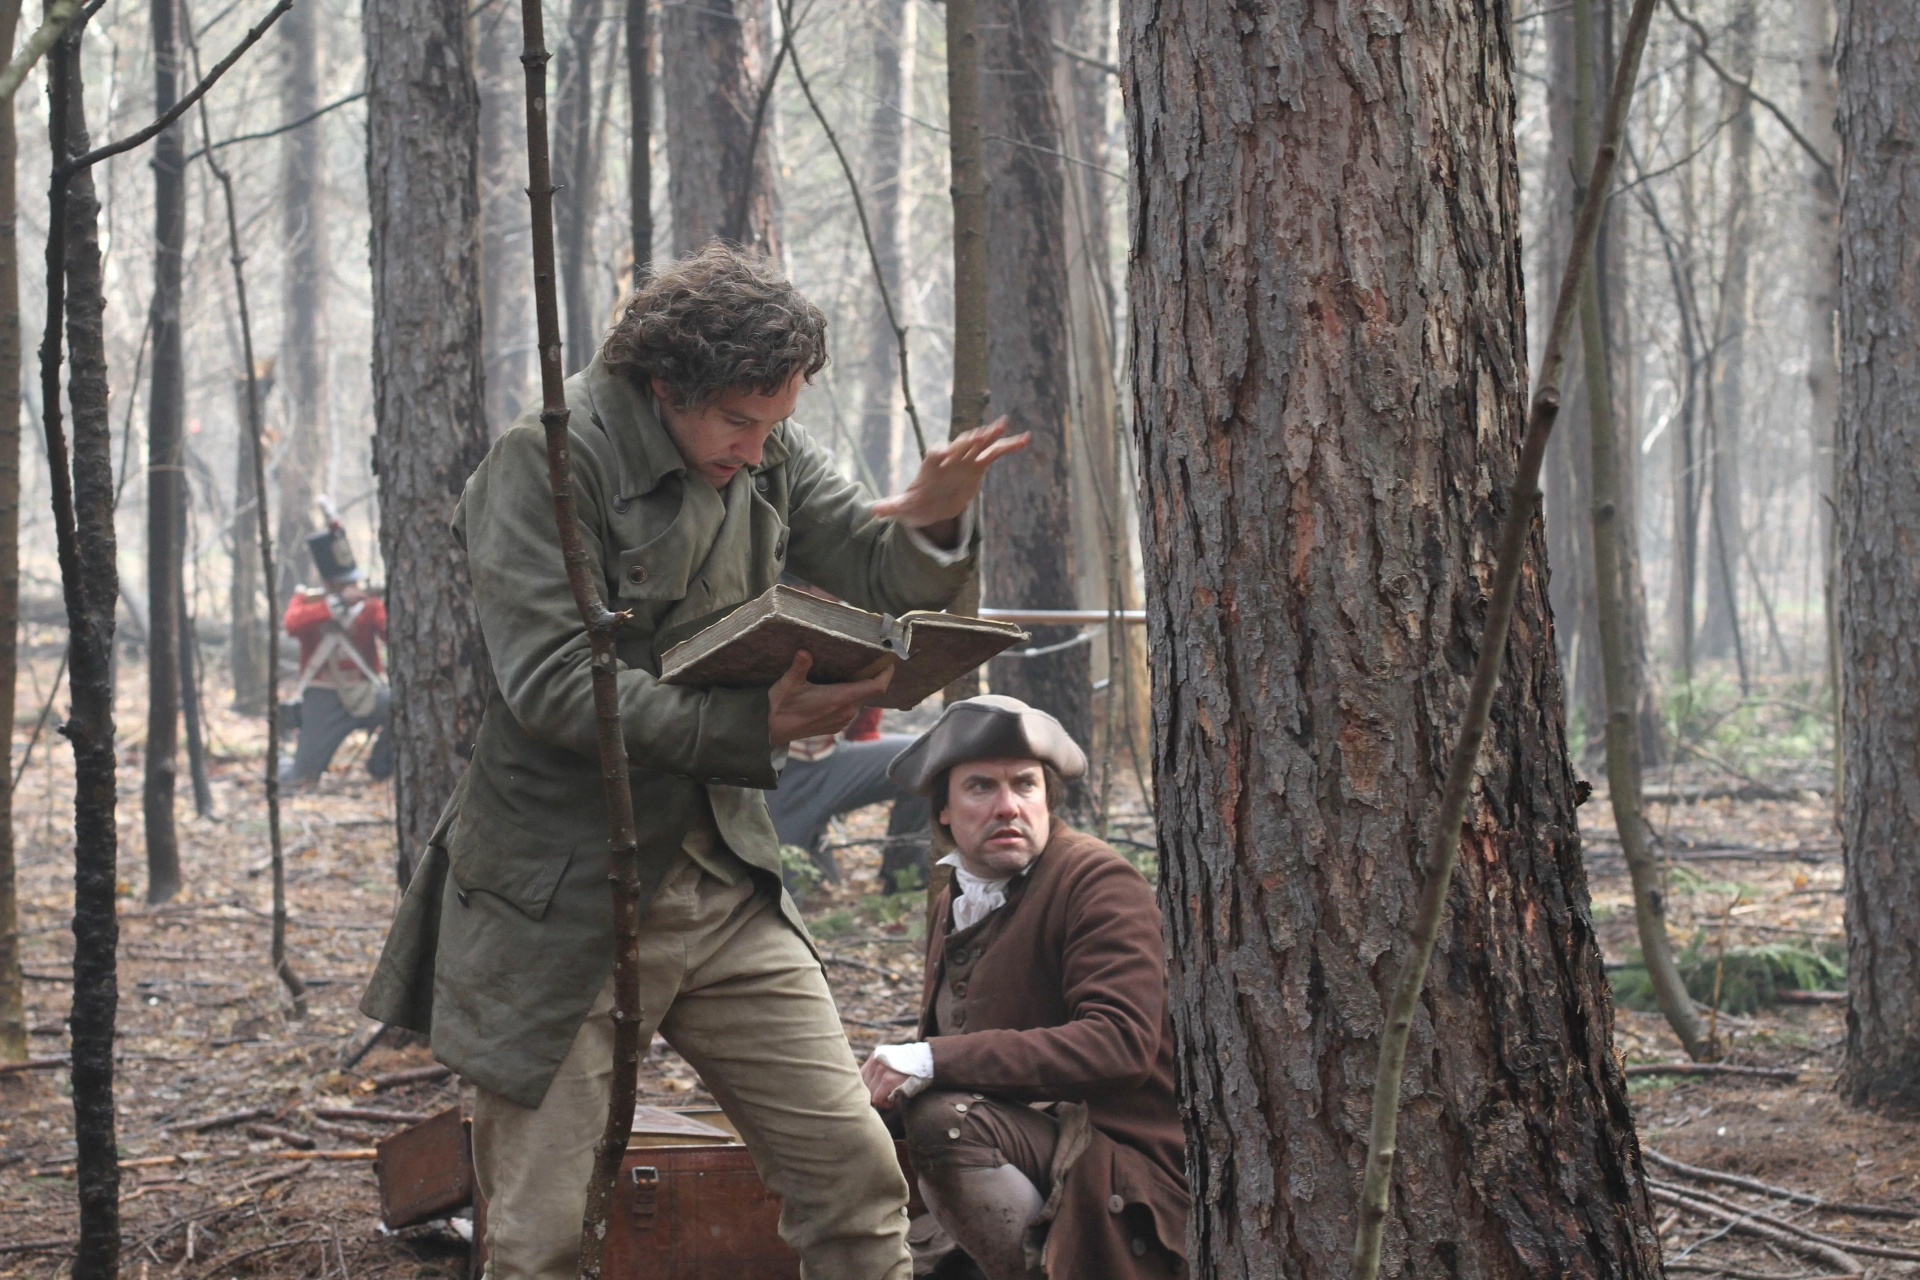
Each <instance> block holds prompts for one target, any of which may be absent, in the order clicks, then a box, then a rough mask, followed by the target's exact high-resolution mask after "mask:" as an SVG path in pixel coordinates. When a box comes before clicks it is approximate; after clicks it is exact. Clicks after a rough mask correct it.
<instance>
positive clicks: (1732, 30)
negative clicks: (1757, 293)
mask: <svg viewBox="0 0 1920 1280" xmlns="http://www.w3.org/2000/svg"><path fill="white" fill-rule="evenodd" d="M1758 21H1759V20H1758V16H1757V11H1756V8H1755V0H1739V4H1738V5H1737V7H1736V8H1735V9H1734V13H1733V22H1732V23H1731V25H1729V26H1728V28H1727V42H1726V53H1725V59H1724V60H1725V65H1726V67H1727V70H1728V71H1729V73H1731V74H1732V75H1733V76H1734V77H1735V78H1736V79H1739V80H1742V81H1744V80H1748V79H1751V78H1752V76H1753V68H1754V47H1753V40H1754V32H1755V28H1756V26H1757V25H1758ZM1722 101H1723V114H1724V115H1725V116H1726V117H1727V118H1728V124H1727V176H1726V184H1727V186H1726V209H1727V225H1726V237H1727V238H1726V245H1727V251H1726V252H1727V256H1726V274H1725V276H1724V277H1723V278H1722V279H1721V282H1720V298H1719V306H1718V316H1717V322H1716V329H1717V332H1716V333H1715V335H1714V337H1715V341H1714V349H1715V350H1716V351H1717V352H1718V356H1717V358H1716V359H1715V360H1714V362H1713V412H1712V413H1711V414H1710V415H1708V421H1707V427H1708V432H1709V440H1708V445H1707V465H1708V483H1709V484H1710V485H1711V487H1712V490H1713V492H1712V494H1711V495H1710V498H1709V504H1708V512H1707V519H1708V533H1707V548H1706V551H1707V566H1708V568H1707V614H1706V619H1705V621H1704V622H1703V623H1702V625H1701V628H1700V652H1701V655H1702V656H1704V657H1709V658H1724V657H1727V656H1729V655H1731V656H1732V657H1733V658H1734V659H1735V661H1736V662H1737V663H1738V664H1739V668H1740V686H1741V690H1742V691H1743V692H1744V691H1745V690H1746V688H1747V685H1748V662H1749V655H1748V654H1747V652H1746V641H1745V639H1744V637H1743V636H1742V635H1741V632H1740V591H1739V580H1740V560H1741V551H1742V549H1743V548H1744V547H1745V545H1746V532H1745V529H1746V525H1745V523H1744V520H1743V517H1742V512H1741V494H1742V486H1741V478H1740V451H1741V438H1742V436H1743V434H1744V432H1745V430H1746V374H1745V367H1744V366H1745V364H1746V349H1747V312H1748V311H1749V309H1750V308H1751V306H1752V280H1751V276H1752V270H1751V258H1752V255H1753V236H1754V217H1753V142H1754V120H1753V97H1752V95H1751V94H1749V93H1748V92H1747V91H1746V90H1745V89H1741V88H1739V87H1737V86H1732V85H1729V86H1727V87H1726V89H1725V92H1724V94H1723V98H1722Z"/></svg>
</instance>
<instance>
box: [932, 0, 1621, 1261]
mask: <svg viewBox="0 0 1920 1280" xmlns="http://www.w3.org/2000/svg"><path fill="white" fill-rule="evenodd" d="M1653 6H1654V0H1634V4H1633V11H1632V13H1631V14H1629V15H1628V18H1627V25H1626V31H1625V39H1624V40H1623V41H1622V42H1621V46H1620V57H1619V60H1618V62H1617V63H1616V64H1615V67H1614V77H1613V85H1612V88H1611V89H1610V90H1609V91H1608V94H1607V110H1606V116H1605V118H1604V120H1603V122H1602V125H1601V130H1600V145H1599V147H1597V148H1596V149H1595V151H1594V158H1593V171H1592V172H1591V173H1590V174H1589V175H1588V177H1587V185H1586V195H1585V196H1584V197H1583V198H1582V199H1581V201H1580V212H1579V215H1578V217H1577V218H1576V219H1575V220H1574V227H1573V237H1572V242H1571V244H1570V246H1569V249H1568V256H1567V265H1566V270H1565V271H1564V272H1563V273H1562V274H1561V277H1560V291H1559V294H1558V295H1557V296H1556V297H1555V299H1554V306H1553V320H1552V323H1551V324H1550V325H1549V326H1548V328H1547V341H1546V349H1545V351H1544V352H1543V353H1542V355H1541V358H1540V373H1539V382H1538V384H1537V386H1536V388H1535V390H1534V394H1533V403H1532V406H1531V408H1530V409H1529V410H1528V414H1527V427H1526V433H1525V435H1524V436H1523V437H1522V438H1521V443H1520V457H1519V461H1518V464H1517V465H1516V466H1515V468H1514V476H1513V488H1512V492H1511V494H1510V495H1509V497H1508V501H1507V510H1506V513H1505V516H1504V519H1503V520H1502V523H1501V528H1500V542H1499V553H1498V555H1497V557H1496V559H1495V561H1494V571H1493V583H1492V590H1491V591H1490V592H1489V593H1488V598H1487V612H1486V624H1485V627H1484V629H1483V630H1482V632H1481V635H1480V652H1479V654H1478V656H1477V658H1476V659H1475V661H1474V670H1473V683H1472V685H1471V686H1470V687H1469V690H1468V693H1467V706H1466V714H1465V716H1464V717H1463V719H1462V721H1461V724H1460V730H1459V737H1458V738H1457V740H1456V741H1455V743H1454V748H1453V758H1452V759H1451V760H1450V761H1449V762H1448V765H1447V778H1446V784H1445V786H1444V787H1443V789H1442V790H1441V793H1440V803H1439V806H1438V811H1437V812H1436V813H1435V814H1434V826H1433V849H1432V851H1431V853H1430V854H1429V856H1428V859H1427V866H1426V868H1425V871H1426V874H1425V876H1424V878H1423V879H1422V881H1421V884H1420V892H1419V897H1418V899H1417V900H1416V902H1415V905H1414V914H1413V936H1412V937H1411V938H1410V939H1409V940H1408V946H1407V951H1406V960H1405V961H1404V963H1403V966H1402V968H1401V970H1400V974H1399V976H1398V978H1397V979H1396V980H1395V983H1394V989H1393V995H1392V997H1391V1000H1390V1002H1389V1004H1388V1005H1387V1015H1386V1024H1385V1026H1384V1028H1383V1029H1382V1032H1381V1035H1380V1056H1379V1058H1378V1060H1377V1061H1376V1063H1375V1065H1374V1071H1373V1115H1372V1117H1371V1120H1370V1123H1369V1127H1368V1130H1367V1160H1366V1167H1365V1172H1364V1175H1363V1178H1362V1182H1361V1188H1360V1210H1359V1215H1358V1221H1357V1223H1356V1226H1355V1230H1354V1240H1353V1268H1352V1275H1353V1280H1374V1277H1375V1276H1376V1275H1378V1274H1379V1271H1380V1242H1381V1238H1382V1236H1383V1235H1384V1233H1385V1229H1386V1223H1387V1199H1388V1197H1389V1195H1390V1194H1391V1193H1392V1190H1393V1160H1394V1154H1395V1151H1396V1143H1397V1141H1398V1133H1399V1124H1400V1084H1401V1077H1402V1076H1403V1075H1404V1074H1405V1072H1406V1063H1407V1039H1408V1037H1409V1036H1410V1035H1411V1034H1412V1031H1413V1015H1414V1011H1415V1009H1417V1008H1418V1007H1419V1004H1420V993H1421V991H1422V989H1423V988H1424V987H1425V986H1426V981H1427V964H1428V962H1429V961H1430V960H1431V959H1432V958H1433V946H1434V941H1435V940H1436V939H1437V938H1438V937H1439V935H1440V924H1441V921H1442V920H1443V919H1444V918H1445V916H1446V909H1447V886H1448V885H1449V884H1450V883H1451V882H1452V880H1453V867H1454V863H1455V861H1456V860H1457V859H1458V857H1459V853H1460V828H1461V826H1462V824H1463V823H1464V822H1465V820H1466V813H1467V800H1468V797H1469V795H1470V794H1471V793H1472V790H1473V782H1474V776H1475V773H1476V765H1477V763H1478V761H1479V757H1480V745H1481V742H1482V741H1483V740H1484V739H1485V737H1486V733H1487V722H1488V719H1489V718H1490V716H1491V714H1492V711H1493V695H1494V691H1495V689H1496V688H1497V687H1498V686H1499V683H1500V665H1501V663H1502V661H1503V660H1504V659H1505V657H1506V652H1507V631H1508V628H1509V627H1510V626H1511V625H1512V623H1513V604H1514V599H1515V597H1516V596H1517V595H1518V594H1519V589H1520V571H1521V568H1522V567H1523V565H1524V564H1525V561H1526V558H1527V543H1528V539H1529V537H1530V535H1531V534H1532V531H1533V520H1534V515H1535V512H1536V511H1537V510H1538V509H1539V505H1540V464H1541V461H1542V460H1543V459H1544V458H1545V456H1546V451H1547V440H1548V438H1549V437H1551V436H1552V434H1553V424H1554V420H1555V419H1556V418H1558V417H1559V416H1560V375H1561V373H1562V372H1563V371H1564V369H1565V366H1566V359H1567V353H1566V344H1567V335H1568V332H1569V331H1570V330H1571V328H1572V326H1573V314H1574V309H1575V308H1574V303H1575V300H1576V299H1577V298H1578V297H1579V294H1580V283H1581V279H1582V278H1583V277H1584V276H1585V275H1586V273H1587V270H1588V268H1589V267H1590V266H1591V264H1592V259H1593V246H1594V242H1595V240H1596V239H1597V238H1598V237H1599V234H1600V215H1601V212H1602V210H1603V209H1604V207H1605V205H1606V201H1607V195H1608V192H1609V191H1610V190H1611V189H1612V187H1613V168H1614V161H1615V160H1616V159H1617V158H1618V156H1619V153H1620V137H1621V134H1622V132H1623V131H1624V129H1625V126H1626V118H1627V104H1628V102H1629V101H1630V100H1631V99H1632V97H1633V86H1634V81H1635V78H1636V77H1637V76H1638V75H1639V74H1640V55H1641V53H1642V51H1644V50H1645V48H1646V44H1647V27H1648V25H1649V24H1650V23H1651V22H1652V21H1653ZM947 12H948V15H949V17H950V18H951V16H952V14H953V5H952V4H951V2H950V3H949V5H948V10H947ZM951 56H952V48H951V42H949V57H950V58H951ZM954 127H955V128H956V130H957V129H958V127H959V122H958V120H957V119H956V121H955V125H954ZM959 178H960V174H959V167H958V165H956V166H955V171H954V183H955V186H956V188H957V187H958V185H959ZM958 223H959V219H958V217H957V216H956V218H955V224H956V231H957V229H958ZM957 279H958V276H957V274H956V280H957ZM957 323H958V321H957V318H956V336H957ZM956 347H957V342H956ZM955 363H956V365H957V364H958V358H957V355H956V360H955ZM956 382H957V375H956Z"/></svg>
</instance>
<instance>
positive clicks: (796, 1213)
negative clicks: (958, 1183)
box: [473, 853, 911, 1280]
mask: <svg viewBox="0 0 1920 1280" xmlns="http://www.w3.org/2000/svg"><path fill="white" fill-rule="evenodd" d="M640 1004H641V1011H642V1019H641V1032H640V1034H641V1036H642V1037H643V1038H642V1041H641V1043H642V1044H645V1043H648V1042H650V1041H651V1039H652V1036H653V1033H654V1032H655V1031H656V1030H658V1031H659V1033H660V1034H661V1035H662V1036H664V1037H665V1038H666V1040H667V1042H668V1043H669V1044H671V1045H672V1046H673V1047H674V1048H675V1049H676V1050H678V1051H679V1053H680V1054H681V1056H682V1057H684V1058H686V1060H687V1061H688V1062H689V1063H691V1064H692V1066H693V1068H694V1070H696V1071H698V1072H699V1073H700V1078H701V1079H702V1080H703V1081H705V1082H706V1085H707V1087H708V1088H709V1089H711V1090H712V1091H713V1096H714V1097H715V1099H717V1100H718V1101H719V1103H720V1106H721V1107H722V1108H723V1109H724V1110H725V1111H726V1113H727V1117H728V1118H729V1119H730V1120H731V1121H732V1122H733V1123H734V1125H735V1127H736V1128H738V1129H739V1131H740V1135H741V1137H742V1138H744V1139H745V1141H746V1144H747V1150H748V1152H749V1153H750V1154H751V1155H752V1156H753V1160H754V1164H755V1166H756V1167H757V1168H758V1169H759V1171H760V1176H761V1178H762V1179H763V1180H764V1181H765V1182H766V1184H767V1186H768V1187H769V1188H771V1189H772V1190H773V1191H774V1192H775V1193H776V1194H777V1195H779V1196H781V1197H782V1198H783V1200H784V1202H785V1203H784V1206H783V1208H782V1210H781V1213H780V1234H781V1236H782V1238H784V1239H785V1240H786V1241H787V1243H788V1244H790V1245H792V1246H793V1247H794V1249H795V1250H796V1251H797V1252H798V1253H799V1254H800V1262H801V1275H802V1276H803V1277H806V1280H907V1278H908V1276H909V1275H910V1274H911V1263H910V1262H909V1260H908V1256H907V1246H906V1230H907V1218H906V1203H907V1184H906V1179H905V1178H904V1177H903V1176H902V1175H901V1173H900V1165H899V1162H898V1161H897V1159H896V1158H895V1156H894V1151H893V1140H892V1138H891V1137H889V1135H888V1133H887V1129H886V1125H885V1124H884V1123H882V1121H881V1120H880V1117H879V1114H878V1113H877V1112H875V1111H874V1109H873V1107H872V1105H871V1103H870V1100H869V1095H868V1092H867V1089H866V1087H865V1086H864V1085H863V1084H861V1082H860V1073H859V1068H858V1067H857V1066H856V1064H855V1059H854V1056H853V1050H852V1049H851V1047H849V1045H848V1044H847V1037H846V1032H845V1031H844V1030H843V1029H842V1028H841V1025H840V1015H839V1011H838V1009H836V1008H835V1006H834V1003H833V995H832V993H831V992H830V991H829V990H828V989H827V982H826V978H825V976H824V975H823V974H822V973H821V970H820V964H819V962H818V961H817V960H815V959H814V957H813V953H812V952H811V951H809V950H808V948H807V945H806V943H805V942H804V941H803V940H802V939H801V938H800V936H799V935H798V934H797V933H795V932H794V930H793V928H792V926H790V925H789V924H788V923H787V922H786V920H785V919H783V918H782V917H781V914H780V908H779V905H778V903H777V901H776V899H775V896H774V893H773V891H772V890H771V889H770V888H768V887H766V886H763V885H760V884H758V883H756V882H755V881H754V880H753V879H751V878H749V877H744V876H743V877H742V882H741V883H740V884H737V885H728V884H725V883H723V882H721V881H720V880H719V879H717V878H715V877H714V876H712V875H710V874H707V873H705V872H703V871H701V869H700V867H699V866H698V864H696V863H695V862H694V861H693V860H692V859H691V858H689V857H687V856H686V854H684V853H682V854H681V855H680V856H679V860H678V861H677V862H676V864H675V866H674V868H673V869H672V870H671V871H670V872H669V873H668V875H667V878H666V880H665V882H664V883H662V885H661V886H660V892H659V894H658V895H657V896H656V897H655V898H654V900H653V902H652V903H651V905H649V907H648V909H647V912H646V915H645V916H644V917H643V918H642V920H641V922H640ZM612 1010H613V985H612V980H611V979H609V980H608V983H607V986H606V987H605V988H604V989H603V990H602V991H601V993H600V995H599V997H598V998H597V999H596V1000H595V1001H594V1003H593V1007H592V1009H591V1010H590V1011H589V1012H588V1014H587V1020H586V1022H585V1023H584V1024H583V1025H582V1026H581V1028H580V1031H579V1034H578V1035H576V1036H575V1037H574V1041H573V1046H572V1048H571V1049H570V1050H569V1051H568V1053H567V1056H566V1058H565V1059H564V1060H562V1062H561V1064H560V1069H559V1072H558V1073H557V1074H556V1075H555V1076H554V1079H553V1083H552V1084H551V1085H550V1086H548V1089H547V1094H546V1097H545V1098H543V1099H542V1100H541V1103H540V1105H539V1106H538V1107H537V1108H530V1107H523V1106H520V1105H518V1104H516V1103H513V1102H510V1101H508V1100H507V1099H505V1098H502V1097H500V1096H499V1095H497V1094H493V1093H489V1092H488V1091H486V1090H485V1089H481V1090H478V1091H477V1096H476V1098H475V1100H474V1109H473V1158H474V1166H475V1169H476V1172H477V1174H478V1177H479V1181H480V1191H481V1194H482V1195H484V1196H485V1197H486V1200H487V1252H488V1262H487V1275H488V1276H489V1277H490V1280H573V1277H574V1275H575V1274H576V1272H577V1269H578V1260H579V1251H580V1219H581V1215H582V1214H583V1213H584V1211H585V1205H586V1185H587V1176H588V1173H589V1172H590V1170H591V1168H592V1165H593V1144H594V1141H595V1139H597V1138H598V1137H599V1136H600V1130H601V1128H602V1127H603V1126H604V1125H605V1123H606V1115H607V1096H608V1090H609V1087H610V1085H611V1082H612V1075H613V1019H612V1016H611V1015H612Z"/></svg>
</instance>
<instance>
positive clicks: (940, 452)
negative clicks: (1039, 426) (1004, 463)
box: [873, 416, 1032, 544]
mask: <svg viewBox="0 0 1920 1280" xmlns="http://www.w3.org/2000/svg"><path fill="white" fill-rule="evenodd" d="M1003 436H1004V437H1006V438H1005V439H1002V437H1003ZM1031 440H1032V437H1031V436H1030V435H1029V434H1028V433H1026V432H1024V431H1023V432H1021V433H1020V434H1019V435H1017V436H1007V420H1006V418H1005V417H1004V416H1003V417H1001V418H1000V419H999V420H998V421H995V422H991V423H989V424H987V425H986V426H984V427H975V428H974V429H973V430H972V431H964V432H962V433H961V434H959V435H957V436H955V437H954V438H953V439H951V440H949V441H947V442H946V443H945V444H938V445H935V446H934V447H933V448H931V449H929V450H927V456H926V457H924V458H922V459H920V471H919V474H917V475H915V476H914V477H913V483H912V484H910V485H908V486H907V491H906V492H905V493H900V494H895V495H894V496H893V497H891V498H882V499H881V500H880V501H878V502H876V503H874V504H873V514H874V515H876V516H879V517H880V518H882V519H893V520H898V521H899V522H900V523H901V524H904V525H906V526H908V527H909V528H913V529H924V530H926V532H927V536H928V537H930V538H931V539H933V541H934V542H936V543H942V544H947V543H951V542H952V541H953V538H954V535H955V533H956V532H957V527H956V525H955V522H956V521H957V520H959V518H960V513H961V512H963V511H965V510H966V509H967V504H969V503H971V502H972V501H973V500H974V498H976V497H978V496H979V494H980V485H981V483H982V482H983V481H985V480H986V478H987V468H988V467H990V466H992V465H993V464H994V463H995V462H996V461H998V460H999V459H1001V458H1004V457H1006V456H1007V455H1008V454H1010V453H1018V452H1019V451H1020V450H1022V449H1024V448H1026V447H1027V445H1028V443H1029V442H1030V441H1031Z"/></svg>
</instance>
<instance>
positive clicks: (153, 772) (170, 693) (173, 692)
mask: <svg viewBox="0 0 1920 1280" xmlns="http://www.w3.org/2000/svg"><path fill="white" fill-rule="evenodd" d="M175 6H176V0H154V3H153V7H152V11H151V19H150V23H151V26H152V29H153V108H154V114H155V115H159V114H161V113H162V112H164V111H166V110H167V109H168V108H169V107H171V106H172V105H173V104H174V103H175V102H176V101H177V100H178V99H179V95H180V47H179V43H178V40H177V38H176V36H175V33H174V26H175V20H176V18H177V16H178V10H177V8H176V7H175ZM185 128H186V126H185V125H179V124H176V125H175V126H174V127H173V128H171V129H168V130H167V131H166V132H165V133H163V134H161V135H160V137H159V138H158V139H157V140H156V141H155V143H154V155H153V224H154V230H153V241H154V243H153V306H152V316H153V319H152V329H153V385H152V389H151V392H150V394H149V396H148V400H147V605H148V621H147V744H146V751H145V765H146V776H145V780H144V789H143V793H142V801H143V805H142V808H143V811H144V817H145V820H146V837H147V901H148V902H149V903H155V902H165V901H167V900H168V899H170V898H172V897H173V895H174V894H175V893H178V892H179V890H180V844H179V841H178V839H177V838H176V836H175V833H174V826H173V799H174V783H175V780H176V779H175V774H176V759H177V756H178V739H179V730H180V584H181V567H182V555H183V552H184V550H185V546H184V543H185V539H186V528H187V477H186V470H185V464H186V453H185V447H184V446H185V441H186V435H185V426H186V421H185V420H186V411H187V394H186V357H185V354H184V352H183V351H182V348H181V330H180V288H181V268H182V265H183V255H184V252H185V248H186V242H187V179H186V159H185V153H184V150H183V148H182V145H181V135H182V132H183V131H184V129H185Z"/></svg>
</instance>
